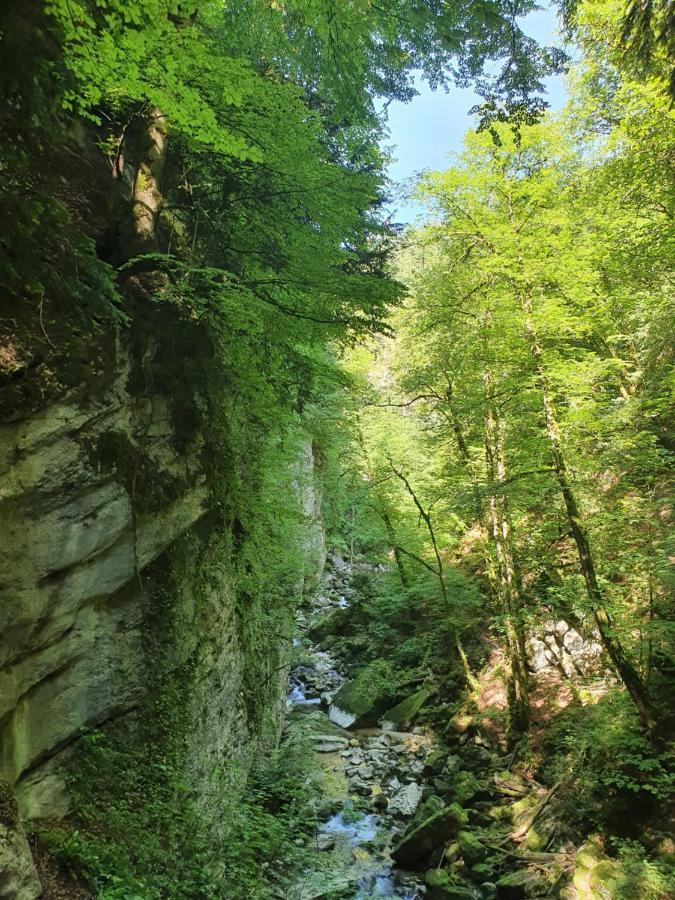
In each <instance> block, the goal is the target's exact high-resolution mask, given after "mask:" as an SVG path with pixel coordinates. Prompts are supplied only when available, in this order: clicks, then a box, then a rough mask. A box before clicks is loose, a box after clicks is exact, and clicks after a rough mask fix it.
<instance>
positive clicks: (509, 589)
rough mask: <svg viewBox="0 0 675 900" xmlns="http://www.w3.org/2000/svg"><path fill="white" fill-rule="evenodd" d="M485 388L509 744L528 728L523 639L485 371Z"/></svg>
mask: <svg viewBox="0 0 675 900" xmlns="http://www.w3.org/2000/svg"><path fill="white" fill-rule="evenodd" d="M483 383H484V386H485V422H484V440H485V458H486V463H487V478H488V484H489V486H490V487H491V492H490V500H489V504H488V512H489V521H490V528H491V531H492V539H493V542H494V546H495V555H496V557H497V577H498V582H497V584H498V596H499V599H500V602H501V606H502V609H503V612H504V620H505V631H506V649H507V656H508V659H507V663H508V668H507V678H506V682H507V693H508V701H509V713H510V719H511V721H510V732H511V735H510V737H511V740H513V739H515V738H517V736H519V735H521V734H523V733H524V732H525V731H527V728H528V726H529V718H530V708H529V677H528V672H527V655H526V650H525V635H524V632H523V623H522V615H521V605H522V604H521V597H520V593H519V590H518V579H517V578H516V573H515V564H514V557H513V546H512V538H511V530H510V525H509V519H508V513H507V508H506V498H505V497H504V494H503V493H502V492H501V490H500V485H502V484H503V483H504V481H505V480H506V465H505V461H504V446H503V429H502V424H501V421H500V418H499V413H498V410H497V405H496V403H495V399H494V381H493V376H492V373H491V371H490V370H489V369H487V370H486V372H485V373H484V375H483Z"/></svg>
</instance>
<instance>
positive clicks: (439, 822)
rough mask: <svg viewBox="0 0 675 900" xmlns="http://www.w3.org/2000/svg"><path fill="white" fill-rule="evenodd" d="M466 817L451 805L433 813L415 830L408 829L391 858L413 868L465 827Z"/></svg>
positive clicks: (459, 808)
mask: <svg viewBox="0 0 675 900" xmlns="http://www.w3.org/2000/svg"><path fill="white" fill-rule="evenodd" d="M466 821H467V816H466V813H465V811H464V810H463V809H462V807H461V806H458V805H457V804H456V803H452V804H451V805H450V806H446V807H444V808H443V809H442V810H441V811H440V812H437V813H434V814H433V815H432V816H430V817H429V818H428V819H425V820H424V821H423V822H421V823H420V824H419V825H417V826H416V827H415V828H410V829H408V831H406V833H405V834H404V835H403V837H402V838H401V840H400V842H399V843H398V844H397V845H396V847H394V849H393V851H392V854H391V855H392V857H393V858H394V860H395V861H396V862H397V863H399V865H401V866H403V867H404V868H405V867H406V866H414V865H415V864H416V863H419V862H421V861H422V860H424V859H426V858H427V857H428V856H429V854H430V853H431V852H432V851H433V850H435V849H436V847H440V846H441V845H442V844H445V843H447V842H448V841H449V840H450V838H452V837H454V836H455V835H456V834H457V833H458V832H459V830H460V829H461V828H462V827H463V826H464V825H466Z"/></svg>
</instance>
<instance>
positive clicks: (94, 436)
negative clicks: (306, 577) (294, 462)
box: [0, 321, 322, 896]
mask: <svg viewBox="0 0 675 900" xmlns="http://www.w3.org/2000/svg"><path fill="white" fill-rule="evenodd" d="M164 326H166V327H165V328H164V331H163V330H162V328H163V327H164ZM181 329H185V330H186V332H187V333H188V337H189V340H188V346H180V341H179V343H178V345H177V344H176V340H177V339H176V334H177V333H180V330H181ZM189 332H190V326H187V325H185V324H184V323H178V322H175V321H172V322H169V323H168V324H167V323H166V322H165V323H163V325H162V323H158V322H154V323H153V327H152V328H148V329H146V333H145V334H144V335H143V336H142V339H140V340H139V335H138V334H134V332H133V328H132V330H131V334H130V335H127V336H126V337H123V338H120V337H119V336H117V337H116V338H115V343H116V346H115V350H114V353H111V358H112V362H111V365H110V367H109V371H108V372H107V373H106V376H105V378H103V379H100V380H99V381H98V382H97V384H96V387H95V389H94V390H91V389H88V388H87V387H86V385H81V386H79V387H77V388H75V389H71V390H69V391H66V392H65V393H64V394H63V395H61V396H59V397H58V398H55V399H52V400H51V401H50V402H48V403H47V404H45V405H43V406H41V407H40V408H38V409H37V410H33V411H30V412H29V413H28V414H27V415H26V417H21V415H20V411H19V413H18V414H17V415H16V416H15V417H14V420H13V421H8V422H7V421H6V422H5V424H3V425H2V426H0V485H1V488H0V529H1V532H2V539H1V540H0V592H1V598H0V776H4V777H5V778H6V780H7V782H8V783H9V785H10V786H11V787H12V789H13V792H14V794H15V795H16V798H17V799H18V803H19V808H20V811H21V815H22V816H23V817H24V818H27V819H39V818H45V817H58V816H63V815H64V814H66V813H67V811H68V808H69V797H68V791H67V787H66V780H65V777H64V773H65V772H66V771H67V768H68V760H69V755H70V754H71V753H72V749H73V747H74V746H75V745H76V742H77V741H78V739H79V738H80V736H81V735H82V733H83V730H87V729H92V728H102V729H106V728H107V727H109V726H111V725H113V724H119V723H124V722H130V723H133V721H134V719H137V718H139V717H142V716H143V715H145V714H146V711H145V706H144V704H145V699H146V695H147V692H148V686H149V679H150V678H151V677H153V671H152V667H153V665H154V662H153V660H155V659H156V657H157V656H158V654H159V655H160V656H161V658H162V666H163V671H164V672H165V673H166V674H170V673H171V672H174V673H175V672H178V673H179V679H180V678H183V675H182V674H181V673H182V671H183V669H185V671H186V672H187V671H188V670H189V690H188V691H187V693H186V694H185V700H186V703H187V705H188V707H189V709H188V715H189V718H190V728H189V737H188V740H189V744H190V747H189V753H188V760H189V763H188V768H189V777H190V780H191V782H192V784H193V786H194V788H195V793H196V795H197V797H198V798H199V796H200V795H201V797H202V801H203V805H204V808H205V809H208V795H209V783H208V781H209V777H210V774H211V773H212V772H213V771H214V768H215V767H217V766H218V765H221V764H223V763H224V762H225V761H227V760H229V761H231V760H232V758H233V756H234V757H237V758H240V759H241V760H242V767H245V765H246V763H247V760H248V759H250V756H251V749H252V747H253V746H254V745H255V744H256V742H257V741H258V740H259V738H260V733H259V732H260V729H261V725H260V718H261V717H260V716H258V715H257V713H258V712H260V711H259V710H254V713H255V714H252V703H253V704H255V702H256V700H255V698H254V699H253V700H251V697H250V693H251V692H250V682H251V672H250V671H248V670H247V666H249V663H250V662H251V661H250V659H248V658H247V652H248V651H247V648H246V647H245V646H244V639H243V637H242V634H243V632H242V622H241V609H240V608H239V607H238V605H237V602H236V597H235V592H236V590H235V585H234V581H233V574H232V571H231V568H228V564H227V548H226V542H227V533H228V528H229V526H226V525H225V524H224V523H223V519H222V511H221V510H219V509H217V508H214V507H215V506H217V504H214V499H213V492H212V485H211V477H212V475H211V473H212V469H213V465H212V462H213V461H212V459H210V456H211V455H212V452H213V450H212V448H210V447H209V446H208V442H207V438H206V437H205V435H206V434H208V431H209V428H208V423H209V416H210V408H209V404H212V403H213V397H209V396H208V390H207V388H206V384H207V382H208V378H207V377H196V375H195V369H199V368H200V366H201V367H202V368H204V369H205V368H206V367H207V366H208V360H209V354H210V353H211V354H212V350H211V349H210V347H209V343H208V340H207V339H206V338H204V336H203V335H199V334H197V336H196V337H195V334H191V335H190V334H189ZM167 335H170V338H169V337H167ZM190 341H192V344H190ZM167 342H168V343H167ZM195 342H196V345H198V346H196V345H195ZM188 369H189V370H188ZM202 375H204V373H203V372H202ZM312 462H313V460H312V457H311V450H310V451H309V454H308V455H307V458H305V459H303V460H302V461H301V465H302V467H303V468H304V469H307V468H308V467H309V468H311V465H312ZM310 474H311V473H310ZM297 499H298V502H300V503H301V505H303V506H304V508H305V511H306V513H307V516H308V518H309V519H311V521H312V523H313V526H312V529H311V535H312V536H311V539H310V540H308V554H309V555H310V556H311V557H312V558H313V559H314V563H313V565H320V564H321V560H322V550H321V547H322V543H321V541H322V538H321V536H320V523H319V521H318V517H319V515H320V506H319V503H318V501H317V499H316V498H315V497H313V496H312V492H311V489H310V488H306V487H305V488H303V493H302V496H298V498H297ZM310 549H311V553H310ZM289 627H290V626H289ZM265 646H266V649H265V651H264V653H263V656H265V654H267V657H268V658H267V657H266V658H264V659H262V660H261V659H260V658H257V659H256V660H255V666H256V672H259V671H260V670H261V668H262V670H263V671H268V672H269V673H270V677H269V679H266V681H269V682H270V684H268V686H267V690H266V694H265V699H264V701H261V702H264V703H265V704H266V705H267V707H268V708H267V709H265V710H263V713H264V716H263V717H262V718H265V717H266V719H267V722H268V725H269V727H268V729H267V731H268V739H269V734H270V733H273V732H274V730H275V728H278V727H279V724H280V722H281V717H282V711H283V708H284V704H283V699H284V695H285V676H286V674H287V672H286V671H284V668H283V658H284V657H283V654H284V653H285V652H287V649H284V646H285V645H284V644H283V643H280V642H279V641H278V640H276V638H274V637H271V636H270V639H269V640H267V641H266V644H265ZM288 646H290V639H289V641H288ZM257 656H258V657H259V656H260V653H258V654H257ZM280 660H281V662H282V665H280ZM156 674H157V673H156V672H155V673H154V677H156ZM185 678H188V675H186V676H185ZM247 685H248V687H247ZM247 691H248V693H247ZM132 727H133V726H132ZM17 840H19V838H17ZM17 877H18V876H17ZM26 877H28V876H26ZM0 895H1V896H4V895H2V894H0ZM7 896H12V895H11V894H7ZM21 896H23V895H21ZM25 896H29V895H28V894H26V895H25Z"/></svg>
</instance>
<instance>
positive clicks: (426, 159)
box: [385, 9, 565, 222]
mask: <svg viewBox="0 0 675 900" xmlns="http://www.w3.org/2000/svg"><path fill="white" fill-rule="evenodd" d="M521 22H522V27H523V29H524V31H525V32H526V34H528V35H530V37H533V38H536V39H537V40H538V41H539V42H540V43H545V44H553V43H559V40H558V39H557V37H556V32H557V27H558V23H557V20H556V17H555V14H554V13H553V11H552V10H550V9H542V10H540V11H539V12H534V13H530V15H529V16H526V17H525V18H524V19H522V20H521ZM417 89H418V91H419V95H418V96H417V97H415V98H414V99H413V100H411V102H410V103H398V102H396V103H392V104H390V106H389V115H388V125H389V132H390V137H389V139H388V140H387V141H385V146H386V147H388V148H391V149H392V155H393V156H394V158H395V160H394V162H392V164H391V166H390V167H389V177H390V178H391V179H392V181H394V182H396V183H397V184H399V183H401V182H405V181H406V180H409V179H410V178H411V177H412V176H414V175H415V174H416V173H417V172H420V171H422V170H424V169H431V170H436V169H444V168H447V166H448V154H449V153H453V152H456V151H458V150H460V149H461V147H462V139H463V137H464V134H465V132H466V131H467V130H468V129H469V128H472V127H474V126H475V122H474V117H473V116H470V115H469V110H470V109H471V107H472V106H475V105H476V104H477V103H479V102H480V98H479V97H477V96H476V94H474V93H473V91H471V90H469V89H468V88H464V89H462V88H455V87H453V88H451V89H450V90H449V91H447V92H446V91H443V90H437V91H432V90H431V89H430V88H429V86H428V85H427V84H426V83H424V82H423V81H421V80H420V81H419V82H418V84H417ZM546 90H547V96H546V99H547V100H548V102H549V103H550V105H551V108H552V109H559V108H560V107H561V106H562V104H563V102H564V100H565V89H564V84H563V79H562V77H556V78H549V79H547V82H546ZM402 193H403V191H402V190H401V191H397V194H399V195H402ZM388 211H389V212H391V213H393V218H394V220H395V221H397V222H410V221H412V220H414V219H415V217H416V215H417V214H418V213H419V212H420V211H421V207H419V206H417V205H415V204H411V203H409V202H407V201H406V200H405V199H404V198H403V197H402V196H397V197H396V198H395V200H394V201H393V202H392V203H391V204H390V206H389V208H388Z"/></svg>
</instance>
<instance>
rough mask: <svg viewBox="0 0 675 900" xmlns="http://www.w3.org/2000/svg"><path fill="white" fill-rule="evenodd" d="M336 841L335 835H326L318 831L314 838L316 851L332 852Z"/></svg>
mask: <svg viewBox="0 0 675 900" xmlns="http://www.w3.org/2000/svg"><path fill="white" fill-rule="evenodd" d="M336 840H337V835H335V834H328V833H326V832H323V831H320V832H319V834H317V836H316V849H317V850H332V849H333V847H334V846H335V843H336Z"/></svg>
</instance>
